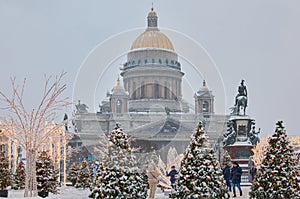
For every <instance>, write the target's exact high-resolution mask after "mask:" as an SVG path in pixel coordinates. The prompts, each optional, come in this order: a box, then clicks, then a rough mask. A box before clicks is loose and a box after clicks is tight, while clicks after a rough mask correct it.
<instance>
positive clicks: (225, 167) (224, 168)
mask: <svg viewBox="0 0 300 199" xmlns="http://www.w3.org/2000/svg"><path fill="white" fill-rule="evenodd" d="M222 171H223V176H224V180H225V182H226V185H227V187H228V190H229V191H231V184H230V167H229V166H228V165H226V164H224V163H223V164H222Z"/></svg>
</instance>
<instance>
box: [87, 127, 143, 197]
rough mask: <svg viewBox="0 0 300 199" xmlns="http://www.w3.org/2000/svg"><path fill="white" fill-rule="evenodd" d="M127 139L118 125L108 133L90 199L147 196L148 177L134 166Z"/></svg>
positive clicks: (135, 163) (134, 158)
mask: <svg viewBox="0 0 300 199" xmlns="http://www.w3.org/2000/svg"><path fill="white" fill-rule="evenodd" d="M136 165H137V161H136V157H135V156H134V155H133V154H132V149H131V147H130V144H129V138H128V135H127V134H126V133H124V132H123V129H122V128H120V126H119V125H118V124H117V125H116V127H115V129H114V130H113V131H112V132H111V133H110V135H109V143H108V151H107V156H106V157H105V158H104V161H103V162H102V163H100V164H99V168H98V172H97V176H96V182H95V188H94V189H93V191H92V193H91V195H90V196H89V197H90V198H97V199H98V198H132V199H141V198H147V188H148V180H147V176H146V175H145V173H144V172H141V171H140V170H139V168H138V167H137V166H136Z"/></svg>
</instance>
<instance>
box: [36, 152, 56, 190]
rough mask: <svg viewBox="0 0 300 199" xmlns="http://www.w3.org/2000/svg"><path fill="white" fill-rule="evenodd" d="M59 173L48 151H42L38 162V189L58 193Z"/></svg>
mask: <svg viewBox="0 0 300 199" xmlns="http://www.w3.org/2000/svg"><path fill="white" fill-rule="evenodd" d="M57 178H58V171H57V170H55V169H54V166H53V162H52V160H51V159H50V156H49V155H48V154H47V152H46V151H42V152H40V154H39V157H38V159H37V161H36V179H37V189H38V190H39V191H45V192H52V193H57V187H58V182H57Z"/></svg>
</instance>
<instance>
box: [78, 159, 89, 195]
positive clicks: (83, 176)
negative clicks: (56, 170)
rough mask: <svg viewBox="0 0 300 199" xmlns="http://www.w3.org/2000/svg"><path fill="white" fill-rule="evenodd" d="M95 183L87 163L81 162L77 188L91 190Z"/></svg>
mask: <svg viewBox="0 0 300 199" xmlns="http://www.w3.org/2000/svg"><path fill="white" fill-rule="evenodd" d="M92 182H93V173H92V170H91V169H90V168H89V165H88V163H87V162H86V161H83V162H81V164H80V166H79V170H78V171H77V179H76V184H75V187H76V188H83V189H86V188H90V187H91V186H92Z"/></svg>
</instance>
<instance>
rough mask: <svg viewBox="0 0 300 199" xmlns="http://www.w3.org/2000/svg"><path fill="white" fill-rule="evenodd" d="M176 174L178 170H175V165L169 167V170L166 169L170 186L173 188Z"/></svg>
mask: <svg viewBox="0 0 300 199" xmlns="http://www.w3.org/2000/svg"><path fill="white" fill-rule="evenodd" d="M176 174H178V172H177V171H176V169H175V166H172V167H171V171H170V172H168V171H166V175H167V176H170V181H171V187H173V188H175V181H176V178H175V175H176Z"/></svg>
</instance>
